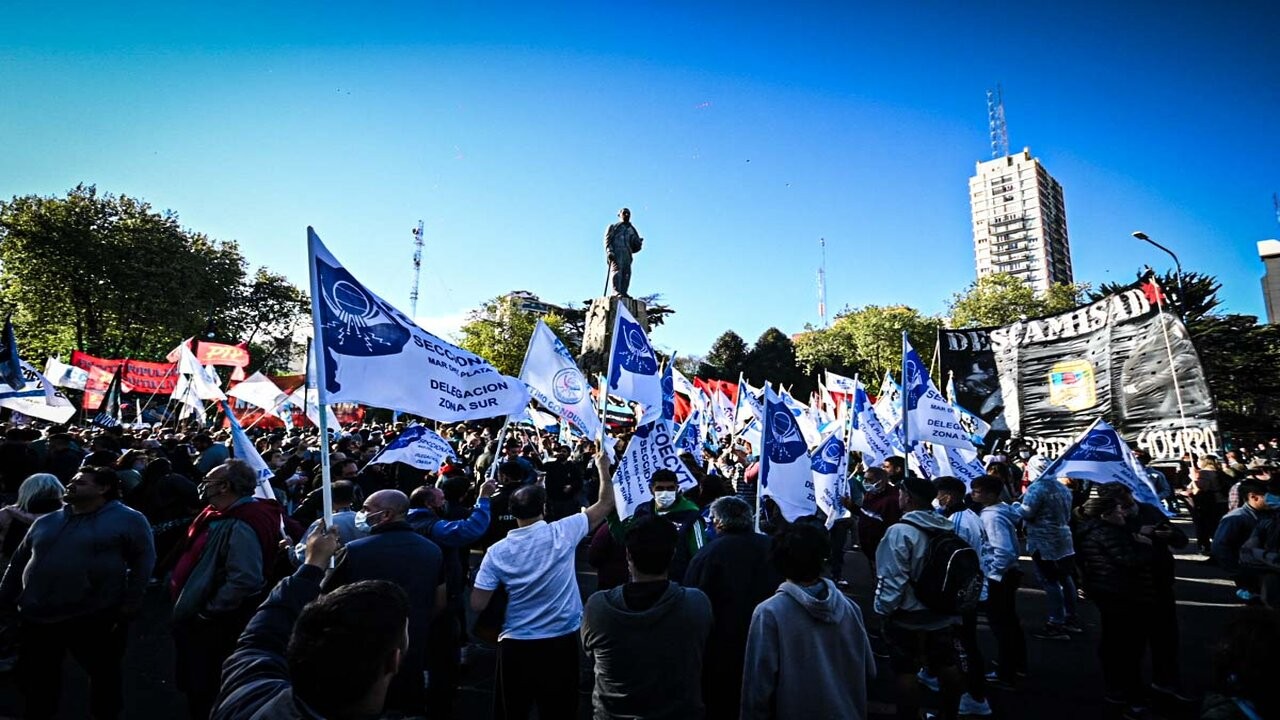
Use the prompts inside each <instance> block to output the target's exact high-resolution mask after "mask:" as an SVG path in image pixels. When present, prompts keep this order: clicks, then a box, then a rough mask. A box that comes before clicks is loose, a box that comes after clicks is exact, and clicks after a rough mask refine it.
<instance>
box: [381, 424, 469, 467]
mask: <svg viewBox="0 0 1280 720" xmlns="http://www.w3.org/2000/svg"><path fill="white" fill-rule="evenodd" d="M451 457H456V455H455V454H454V452H453V447H452V446H451V445H449V441H448V440H445V439H444V438H442V437H440V436H439V435H437V434H436V433H435V432H434V431H432V430H431V429H430V428H428V427H427V426H425V425H419V424H418V423H413V424H411V425H409V426H408V427H406V428H405V429H404V432H402V433H400V435H399V437H397V438H396V439H395V440H392V441H391V442H390V443H388V444H387V446H386V447H385V448H383V449H382V452H380V453H378V454H377V455H376V456H374V458H373V459H372V460H370V461H369V464H370V465H380V464H386V463H394V462H402V463H404V464H406V465H409V466H412V467H415V468H418V469H419V470H429V471H431V472H437V471H438V470H440V464H441V463H442V462H444V461H445V459H446V458H451Z"/></svg>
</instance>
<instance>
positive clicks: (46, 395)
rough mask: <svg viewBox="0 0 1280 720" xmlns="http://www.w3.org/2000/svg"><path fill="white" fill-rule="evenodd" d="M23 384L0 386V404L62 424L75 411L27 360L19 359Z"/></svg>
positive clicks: (0, 405)
mask: <svg viewBox="0 0 1280 720" xmlns="http://www.w3.org/2000/svg"><path fill="white" fill-rule="evenodd" d="M22 378H23V381H24V382H23V386H22V387H20V388H16V389H15V388H12V387H9V386H8V385H0V407H6V408H9V409H10V410H12V411H14V412H17V413H22V414H23V415H28V416H30V417H33V418H39V419H40V420H44V421H46V422H51V423H58V424H61V423H65V422H67V421H68V420H70V419H71V418H72V416H74V415H75V414H76V406H75V405H73V404H72V403H71V401H70V400H68V399H67V398H66V397H65V396H64V395H61V394H59V393H58V391H57V389H56V388H55V387H54V386H53V383H52V382H50V381H49V379H48V378H46V377H45V376H44V375H43V374H41V373H40V371H39V370H36V369H35V367H33V366H32V365H31V363H29V362H26V361H25V360H24V361H22Z"/></svg>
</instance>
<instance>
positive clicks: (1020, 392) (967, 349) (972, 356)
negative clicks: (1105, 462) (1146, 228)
mask: <svg viewBox="0 0 1280 720" xmlns="http://www.w3.org/2000/svg"><path fill="white" fill-rule="evenodd" d="M1163 302H1164V297H1163V295H1162V294H1161V291H1160V287H1159V286H1158V285H1156V283H1155V282H1153V281H1151V280H1145V281H1142V282H1139V283H1137V284H1135V285H1132V286H1130V287H1128V288H1125V289H1124V290H1122V291H1120V292H1118V293H1115V294H1113V295H1108V296H1106V297H1105V298H1102V299H1101V300H1099V301H1097V302H1094V303H1091V304H1089V305H1084V306H1081V307H1077V308H1075V309H1073V310H1070V311H1067V312H1064V313H1059V314H1057V315H1050V316H1047V317H1043V318H1035V319H1031V320H1024V321H1019V322H1016V323H1013V324H1012V325H1006V326H1004V327H1000V328H980V329H971V330H944V331H942V337H941V338H940V345H941V366H942V369H943V372H944V374H945V373H947V372H951V373H953V374H954V377H955V383H956V394H957V396H958V402H959V404H960V405H961V406H962V407H964V408H966V409H968V410H969V411H970V412H973V413H975V414H977V415H979V416H981V417H982V418H983V419H985V420H987V421H988V422H990V423H991V424H992V427H993V431H1006V432H1007V433H1009V434H1012V435H1013V436H1014V437H1020V438H1023V439H1027V440H1032V441H1034V442H1035V443H1036V444H1037V447H1038V448H1039V449H1040V450H1041V451H1042V452H1047V453H1049V454H1056V453H1057V452H1059V451H1061V450H1062V449H1063V448H1065V447H1066V445H1067V444H1069V443H1070V442H1071V441H1072V440H1074V439H1075V437H1076V436H1077V435H1079V434H1080V433H1081V432H1083V431H1084V429H1085V428H1087V427H1088V426H1089V423H1091V422H1093V420H1094V419H1095V418H1097V417H1099V416H1102V417H1104V418H1106V419H1107V421H1108V422H1110V423H1111V424H1112V425H1114V426H1115V427H1116V429H1117V430H1119V431H1120V433H1121V434H1122V435H1123V436H1124V437H1125V439H1127V440H1129V441H1131V442H1135V443H1136V444H1137V445H1138V446H1139V447H1141V448H1144V449H1146V450H1147V451H1148V452H1150V453H1151V455H1152V457H1153V458H1156V459H1176V458H1179V457H1181V456H1182V454H1183V453H1185V452H1192V453H1196V454H1197V455H1200V454H1205V453H1216V452H1218V437H1217V422H1216V421H1215V420H1214V408H1213V399H1212V396H1211V395H1210V393H1209V386H1208V383H1207V382H1206V381H1205V377H1204V370H1203V368H1202V367H1201V365H1200V358H1199V356H1198V355H1197V354H1196V350H1195V347H1194V346H1193V345H1192V343H1191V338H1190V336H1189V335H1188V333H1187V330H1186V327H1185V326H1184V325H1183V324H1182V321H1181V320H1179V319H1178V318H1177V317H1176V316H1175V315H1173V313H1172V311H1171V310H1170V309H1169V308H1167V307H1166V308H1164V309H1163V311H1162V309H1161V307H1160V303H1163ZM1175 376H1176V379H1177V382H1176V383H1175V381H1174V380H1175ZM1184 417H1185V424H1184V422H1183V418H1184Z"/></svg>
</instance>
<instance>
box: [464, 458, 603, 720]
mask: <svg viewBox="0 0 1280 720" xmlns="http://www.w3.org/2000/svg"><path fill="white" fill-rule="evenodd" d="M596 467H597V469H598V470H599V473H600V479H601V488H600V499H599V500H597V501H596V502H595V504H593V505H592V506H591V507H588V508H586V509H585V510H583V511H582V512H580V513H578V514H576V515H570V516H569V517H567V518H564V519H562V520H557V521H555V522H552V523H548V522H546V521H545V520H544V519H543V512H544V510H545V506H546V491H544V490H543V489H542V488H541V487H540V486H538V485H529V486H526V487H522V488H520V489H519V490H516V491H515V492H514V493H513V494H512V495H511V501H510V507H509V509H510V512H511V514H512V515H513V516H514V517H515V519H516V523H517V527H516V528H515V529H514V530H512V531H510V532H509V533H507V536H506V537H505V538H503V539H501V540H499V541H498V542H496V543H494V544H493V546H492V547H490V548H489V551H488V552H486V553H485V556H484V560H483V561H481V563H480V570H479V571H478V572H477V573H476V579H475V587H474V588H473V589H472V591H471V609H472V610H473V611H474V612H476V613H477V614H479V613H481V612H483V611H484V610H485V608H487V607H488V606H489V602H490V601H491V600H492V599H493V594H494V592H495V591H496V590H497V589H498V588H499V587H502V588H505V590H506V592H507V596H508V601H507V609H506V616H505V618H504V620H503V623H502V632H501V633H500V634H499V636H498V665H497V670H496V673H495V680H494V683H495V686H494V694H493V702H494V716H495V717H496V718H499V720H503V719H505V718H517V719H519V720H524V719H525V718H527V717H528V716H529V711H530V710H531V709H532V708H533V707H534V706H536V707H537V708H538V716H539V717H544V718H572V717H575V716H576V715H577V708H578V654H579V649H578V629H579V628H580V627H581V625H582V599H581V597H580V595H579V594H578V582H577V576H576V572H575V567H574V559H575V553H576V551H577V548H578V544H579V543H580V542H582V540H583V539H584V538H586V537H587V535H588V534H589V533H590V532H591V530H592V528H594V527H596V526H598V525H599V524H600V523H602V522H604V520H605V517H606V516H607V515H608V514H609V513H610V512H612V511H613V505H614V498H613V482H612V479H611V477H612V476H611V475H610V473H609V461H608V459H607V458H606V457H605V455H604V454H603V453H601V454H598V455H597V456H596Z"/></svg>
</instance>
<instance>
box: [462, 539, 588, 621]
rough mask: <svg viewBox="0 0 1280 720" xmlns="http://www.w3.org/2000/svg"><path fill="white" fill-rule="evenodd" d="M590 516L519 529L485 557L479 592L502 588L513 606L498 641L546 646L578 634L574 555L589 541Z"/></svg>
mask: <svg viewBox="0 0 1280 720" xmlns="http://www.w3.org/2000/svg"><path fill="white" fill-rule="evenodd" d="M590 529H591V523H590V522H589V521H588V520H587V514H586V513H578V514H577V515H570V516H569V517H567V518H564V519H563V520H557V521H555V522H553V523H548V522H546V521H545V520H539V521H538V522H536V523H534V524H532V525H529V526H528V527H522V528H515V529H513V530H512V531H510V532H508V533H507V536H506V537H505V538H503V539H501V540H499V541H498V542H496V543H494V544H493V546H492V547H490V548H489V551H488V552H487V553H485V555H484V560H483V561H482V562H481V563H480V571H479V572H478V573H476V583H475V586H476V588H477V589H479V590H496V589H498V585H499V584H502V585H503V586H505V587H506V589H507V594H508V595H509V597H510V600H509V602H508V604H507V617H506V620H504V621H503V623H502V633H501V634H500V635H498V639H499V640H507V639H510V640H542V639H545V638H553V637H560V636H561V635H568V634H569V633H571V632H576V631H577V630H578V628H579V627H580V626H581V625H582V598H581V597H580V596H579V595H578V576H577V570H576V568H575V567H574V552H575V551H576V550H577V547H578V543H580V542H582V539H583V538H585V537H586V536H587V531H588V530H590Z"/></svg>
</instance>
